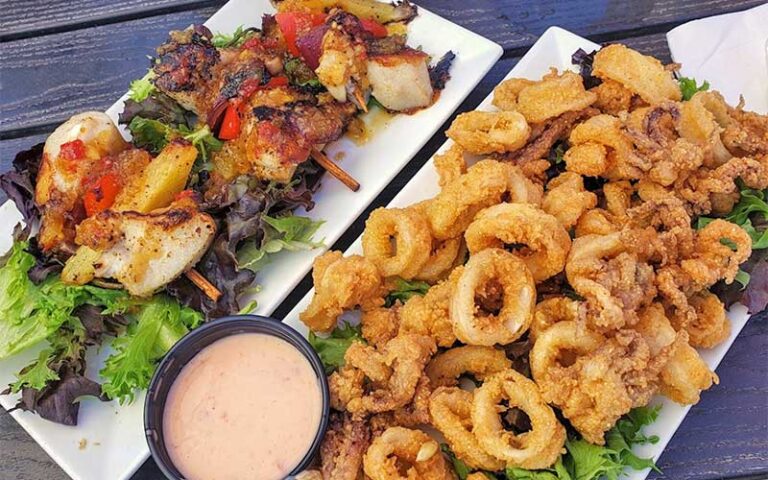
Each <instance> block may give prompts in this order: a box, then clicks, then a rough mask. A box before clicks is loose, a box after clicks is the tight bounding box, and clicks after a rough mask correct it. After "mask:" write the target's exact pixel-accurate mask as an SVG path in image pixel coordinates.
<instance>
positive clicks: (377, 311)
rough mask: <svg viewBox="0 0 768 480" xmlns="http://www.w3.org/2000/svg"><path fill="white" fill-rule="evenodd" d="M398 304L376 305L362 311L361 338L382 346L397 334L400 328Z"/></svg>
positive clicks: (375, 345) (371, 343)
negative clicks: (388, 306) (391, 305)
mask: <svg viewBox="0 0 768 480" xmlns="http://www.w3.org/2000/svg"><path fill="white" fill-rule="evenodd" d="M400 308H401V307H400V306H399V304H398V305H395V306H393V307H391V308H383V307H378V308H374V309H371V310H365V311H363V313H362V315H361V316H360V326H361V330H362V334H363V338H364V339H365V340H366V341H367V342H368V344H369V345H373V346H374V347H380V346H382V347H383V346H384V344H386V343H387V342H388V341H390V340H392V339H393V338H395V337H396V336H397V331H398V329H399V328H400V315H399V311H400Z"/></svg>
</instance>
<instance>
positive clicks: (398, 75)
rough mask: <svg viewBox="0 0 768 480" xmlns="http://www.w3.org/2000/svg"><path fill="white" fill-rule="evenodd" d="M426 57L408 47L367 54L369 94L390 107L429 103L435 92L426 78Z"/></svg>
mask: <svg viewBox="0 0 768 480" xmlns="http://www.w3.org/2000/svg"><path fill="white" fill-rule="evenodd" d="M428 59H429V57H428V55H427V54H426V53H424V52H421V51H419V50H414V49H411V48H405V49H403V50H402V51H401V52H398V53H394V54H385V55H376V56H371V57H369V59H368V80H370V82H371V88H372V92H371V93H372V95H373V96H374V97H375V98H376V100H378V101H379V103H381V104H382V105H383V106H384V107H386V108H387V109H389V110H395V111H403V110H413V109H416V108H422V107H426V106H428V105H429V104H430V103H432V97H433V93H434V91H433V90H432V84H431V83H430V80H429V68H428V67H427V62H428Z"/></svg>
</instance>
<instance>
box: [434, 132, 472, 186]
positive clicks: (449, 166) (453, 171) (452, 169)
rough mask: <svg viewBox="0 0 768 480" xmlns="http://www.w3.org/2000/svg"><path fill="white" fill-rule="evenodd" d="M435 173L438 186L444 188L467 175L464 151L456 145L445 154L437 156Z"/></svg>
mask: <svg viewBox="0 0 768 480" xmlns="http://www.w3.org/2000/svg"><path fill="white" fill-rule="evenodd" d="M434 164H435V171H437V176H438V178H439V180H438V181H437V183H438V185H440V186H441V187H444V186H446V185H448V184H449V183H451V182H452V181H454V180H456V179H457V178H459V177H460V176H461V175H463V174H465V173H467V161H466V160H465V159H464V149H463V148H461V145H459V144H458V143H454V144H453V145H451V147H450V148H449V149H448V150H446V151H445V152H444V153H437V154H435V159H434Z"/></svg>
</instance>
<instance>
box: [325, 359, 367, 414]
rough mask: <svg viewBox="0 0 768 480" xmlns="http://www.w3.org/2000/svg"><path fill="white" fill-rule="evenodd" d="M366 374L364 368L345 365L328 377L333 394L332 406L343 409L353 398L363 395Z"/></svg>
mask: <svg viewBox="0 0 768 480" xmlns="http://www.w3.org/2000/svg"><path fill="white" fill-rule="evenodd" d="M364 383H365V374H364V373H363V372H362V370H358V369H357V368H354V367H350V366H348V365H345V366H343V367H341V368H340V369H339V370H337V371H335V372H333V373H332V374H331V375H330V376H329V377H328V389H329V390H330V395H331V408H333V409H334V410H339V411H343V410H346V409H347V404H348V403H349V402H350V401H352V399H353V398H359V397H362V396H363V394H364V393H365V392H364V390H363V384H364Z"/></svg>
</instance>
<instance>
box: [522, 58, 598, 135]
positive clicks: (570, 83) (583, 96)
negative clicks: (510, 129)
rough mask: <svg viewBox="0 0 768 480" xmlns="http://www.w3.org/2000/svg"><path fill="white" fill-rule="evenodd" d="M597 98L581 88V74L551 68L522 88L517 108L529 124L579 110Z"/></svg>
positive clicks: (582, 85)
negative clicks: (532, 82) (560, 71)
mask: <svg viewBox="0 0 768 480" xmlns="http://www.w3.org/2000/svg"><path fill="white" fill-rule="evenodd" d="M595 100H597V95H596V94H594V93H593V92H588V91H586V90H585V89H584V81H583V80H582V78H581V75H579V74H577V73H574V72H567V71H566V72H563V73H562V74H559V75H558V74H557V71H556V70H555V71H552V72H550V73H549V74H547V75H545V76H544V78H542V79H541V80H540V81H538V82H536V83H534V84H532V85H529V86H527V87H525V88H523V89H522V90H521V91H520V93H519V94H518V96H517V108H516V110H517V111H518V112H520V113H522V114H523V116H524V117H525V119H526V120H528V122H530V123H532V124H533V123H541V122H544V121H546V120H549V119H551V118H555V117H559V116H560V115H562V114H563V113H565V112H578V111H581V110H584V109H585V108H587V107H589V106H590V105H592V104H593V103H595Z"/></svg>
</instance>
